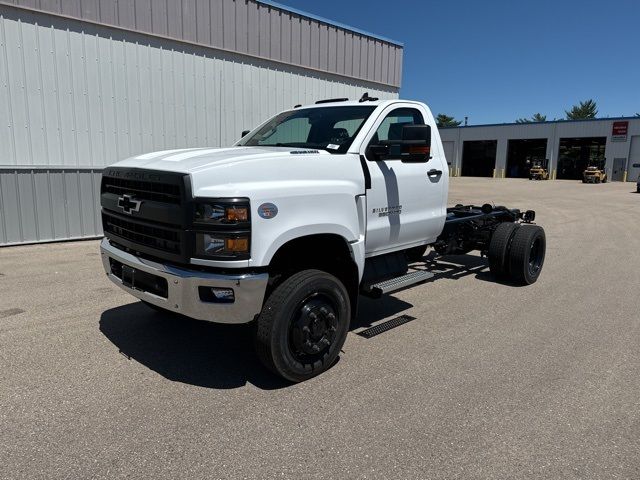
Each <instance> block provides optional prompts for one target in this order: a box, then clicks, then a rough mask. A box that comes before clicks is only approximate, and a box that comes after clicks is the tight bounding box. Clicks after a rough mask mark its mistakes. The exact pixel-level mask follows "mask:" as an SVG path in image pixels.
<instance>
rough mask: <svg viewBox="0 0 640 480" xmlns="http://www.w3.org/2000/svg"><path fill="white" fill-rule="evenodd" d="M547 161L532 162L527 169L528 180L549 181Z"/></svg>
mask: <svg viewBox="0 0 640 480" xmlns="http://www.w3.org/2000/svg"><path fill="white" fill-rule="evenodd" d="M548 163H549V160H548V159H544V160H534V161H533V162H532V163H531V168H530V169H529V180H549V169H548V168H547V165H548Z"/></svg>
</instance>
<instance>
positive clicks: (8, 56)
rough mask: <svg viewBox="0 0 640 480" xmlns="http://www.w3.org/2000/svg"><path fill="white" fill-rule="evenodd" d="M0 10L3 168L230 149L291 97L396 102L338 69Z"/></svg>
mask: <svg viewBox="0 0 640 480" xmlns="http://www.w3.org/2000/svg"><path fill="white" fill-rule="evenodd" d="M0 8H2V7H0ZM2 13H3V11H2V10H0V33H1V35H2V36H1V38H2V51H1V52H0V79H2V89H1V93H0V111H3V112H6V122H3V123H2V124H0V138H1V139H2V140H3V144H4V145H6V146H7V148H5V149H3V151H2V152H0V165H22V166H24V165H47V166H70V167H94V166H104V165H108V164H110V163H113V162H114V161H117V160H119V159H122V158H126V157H128V156H131V155H135V154H139V153H142V152H145V151H149V150H153V149H158V148H161V149H165V148H180V147H187V146H207V145H208V146H218V145H228V144H230V143H232V142H234V141H235V140H236V139H237V138H238V135H239V132H241V131H242V130H244V129H247V128H251V127H254V126H256V125H257V124H259V123H260V122H262V121H263V120H265V119H266V118H268V117H269V116H271V115H273V114H275V113H277V112H278V111H280V110H283V109H285V108H290V107H291V106H293V105H294V104H297V103H311V102H313V101H315V100H318V99H321V98H327V97H336V96H338V97H350V98H357V97H359V96H360V95H362V93H363V92H364V91H369V92H370V94H371V95H375V96H379V97H381V98H395V97H397V93H396V90H395V89H394V88H392V87H388V88H382V89H381V88H380V85H379V84H368V83H366V82H359V81H355V80H349V79H347V78H345V77H340V76H337V75H329V74H319V73H318V72H313V73H311V72H309V71H305V70H303V69H295V68H291V67H286V66H283V65H279V64H275V63H271V62H268V61H259V60H255V59H249V58H248V57H242V56H239V55H234V54H229V53H226V52H219V51H213V50H206V49H202V48H199V47H193V48H192V47H189V46H187V45H183V44H176V43H174V42H169V41H163V42H156V41H155V40H153V39H150V38H149V37H145V36H143V35H139V34H131V33H124V34H122V33H118V32H114V31H113V30H110V29H107V28H106V27H100V26H95V25H88V26H87V25H82V24H81V23H80V22H77V21H72V20H65V19H49V21H48V22H46V21H45V22H42V21H39V22H34V23H27V22H25V21H22V20H21V19H16V18H13V17H11V18H10V17H7V16H5V15H3V14H2ZM29 15H30V16H31V17H30V18H31V19H33V16H34V15H35V14H29ZM41 16H43V17H44V15H41ZM44 20H46V18H45V19H44ZM36 23H37V24H36ZM51 24H53V25H51ZM376 86H377V87H378V88H375V87H376ZM3 120H5V119H3Z"/></svg>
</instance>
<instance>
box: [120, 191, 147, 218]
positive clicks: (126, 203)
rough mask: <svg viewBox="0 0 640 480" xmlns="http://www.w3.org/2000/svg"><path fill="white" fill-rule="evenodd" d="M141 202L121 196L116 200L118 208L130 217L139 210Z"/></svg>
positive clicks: (129, 196) (128, 196)
mask: <svg viewBox="0 0 640 480" xmlns="http://www.w3.org/2000/svg"><path fill="white" fill-rule="evenodd" d="M141 203H142V201H141V200H134V199H133V197H132V196H131V195H122V196H121V197H120V198H118V207H120V208H121V209H122V211H123V212H124V213H128V214H129V215H131V212H137V211H139V210H140V204H141Z"/></svg>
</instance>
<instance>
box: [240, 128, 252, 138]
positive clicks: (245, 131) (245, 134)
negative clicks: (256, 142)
mask: <svg viewBox="0 0 640 480" xmlns="http://www.w3.org/2000/svg"><path fill="white" fill-rule="evenodd" d="M250 131H251V130H243V131H242V133H241V134H240V138H244V137H246V136H247V133H249V132H250Z"/></svg>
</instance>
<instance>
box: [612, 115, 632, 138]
mask: <svg viewBox="0 0 640 480" xmlns="http://www.w3.org/2000/svg"><path fill="white" fill-rule="evenodd" d="M628 131H629V122H628V121H626V120H625V121H624V122H613V127H612V128H611V141H612V142H626V141H627V132H628Z"/></svg>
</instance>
